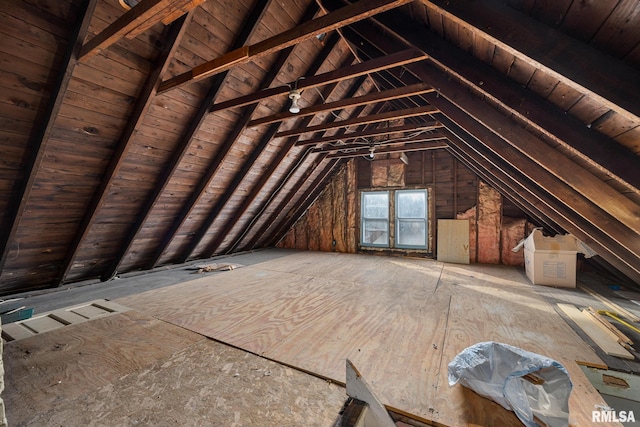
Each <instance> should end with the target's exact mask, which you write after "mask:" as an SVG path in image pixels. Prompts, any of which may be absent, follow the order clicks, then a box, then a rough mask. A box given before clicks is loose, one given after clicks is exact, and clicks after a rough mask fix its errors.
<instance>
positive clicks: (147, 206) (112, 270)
mask: <svg viewBox="0 0 640 427" xmlns="http://www.w3.org/2000/svg"><path fill="white" fill-rule="evenodd" d="M270 2H271V0H258V2H257V4H256V5H255V7H254V8H253V10H252V12H251V14H250V16H249V17H248V18H247V20H246V24H245V26H244V27H243V28H242V30H241V31H240V33H239V34H238V35H237V37H236V40H234V42H233V43H234V46H235V45H239V46H242V45H243V44H245V43H246V40H248V38H249V37H250V36H251V34H252V33H253V31H255V29H256V28H257V25H258V23H259V22H260V20H261V18H262V16H263V14H264V13H265V10H266V8H267V6H268V5H269V4H270ZM225 79H226V73H223V74H220V75H218V76H216V79H215V80H214V81H213V82H212V84H211V86H210V87H209V90H208V92H207V94H206V95H205V98H204V100H203V101H202V103H201V104H200V106H199V108H198V110H197V111H196V112H195V113H194V115H193V117H192V118H191V120H190V121H189V125H188V127H187V129H186V131H185V133H184V135H182V137H181V138H180V140H179V142H178V145H177V146H176V148H175V149H174V152H173V154H172V156H171V159H170V162H169V163H168V164H167V165H166V166H165V168H164V169H163V171H162V173H161V174H160V176H159V177H158V182H157V183H156V185H155V186H154V188H153V191H152V193H151V194H150V195H149V197H148V198H147V200H146V201H145V203H144V205H143V207H142V209H141V210H140V212H139V213H138V216H137V217H136V220H135V222H134V223H133V224H132V225H131V227H130V229H129V230H128V232H127V235H126V237H125V239H124V241H123V242H122V244H121V245H120V247H119V248H118V253H117V254H116V256H115V258H114V260H113V262H112V263H110V264H109V266H108V267H107V268H106V270H105V272H103V274H102V276H101V278H102V280H108V279H109V278H111V277H113V276H114V275H115V274H116V272H117V270H118V268H119V266H120V263H121V262H122V260H123V259H124V257H125V255H126V254H127V252H128V251H129V249H130V248H131V245H132V244H133V242H134V240H135V238H136V236H137V235H138V233H139V232H140V230H141V229H142V227H143V226H144V223H145V222H146V220H147V218H148V217H149V215H150V214H151V212H152V211H153V209H154V208H155V206H156V205H157V204H158V201H159V200H160V197H161V196H162V194H163V193H164V190H165V189H166V187H167V185H169V182H170V180H171V178H172V177H173V176H174V174H175V173H176V171H177V170H178V168H179V165H180V162H181V161H182V158H183V157H184V156H185V154H186V152H187V150H188V149H189V146H190V145H191V141H192V140H193V137H194V135H195V134H196V133H197V132H198V130H199V129H200V126H201V125H202V122H203V121H204V118H205V116H206V114H207V111H208V107H209V105H211V103H212V102H213V101H214V100H215V98H216V97H217V96H218V94H219V93H220V90H221V89H222V87H223V86H224V82H225ZM158 84H159V83H158ZM155 93H156V94H157V85H156V86H155Z"/></svg>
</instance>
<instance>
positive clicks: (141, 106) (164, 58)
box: [58, 13, 192, 285]
mask: <svg viewBox="0 0 640 427" xmlns="http://www.w3.org/2000/svg"><path fill="white" fill-rule="evenodd" d="M191 18H192V14H191V13H189V14H187V15H186V16H184V18H182V19H180V20H178V21H176V22H174V23H173V24H172V25H171V27H170V29H169V31H168V33H167V37H166V41H165V45H164V47H163V49H162V52H161V53H160V57H159V59H158V60H157V62H156V65H155V68H154V70H153V71H152V72H151V74H150V75H149V77H148V78H147V81H146V83H145V85H144V87H143V88H142V91H141V92H140V95H139V97H138V100H137V102H136V105H135V107H134V109H133V112H132V113H131V116H130V118H129V120H128V122H127V125H126V127H125V129H124V131H123V132H122V135H121V136H120V139H119V142H118V145H117V149H116V151H115V152H114V153H113V155H112V156H111V160H110V163H109V165H108V166H107V169H106V171H105V173H104V175H103V177H102V180H101V181H100V185H99V186H98V189H97V190H96V191H95V193H94V196H93V198H92V199H91V202H90V203H89V206H88V207H87V209H86V211H85V215H84V218H83V219H82V223H81V224H80V227H79V228H78V231H77V232H76V234H75V236H74V238H73V241H72V242H71V245H70V246H69V249H68V251H67V255H66V257H65V260H64V263H63V266H62V274H61V275H60V278H59V281H58V285H61V284H63V283H64V281H65V279H66V277H67V275H68V274H69V271H70V269H71V266H72V265H73V261H74V259H75V257H76V255H77V252H78V249H79V248H80V244H81V243H82V241H83V240H84V238H85V237H86V236H87V233H88V232H89V229H90V227H91V224H92V223H93V220H94V219H95V218H96V216H97V213H98V210H99V209H100V207H101V206H102V205H103V204H104V201H105V199H106V197H107V194H108V193H109V189H110V188H111V186H112V184H113V182H114V180H115V179H116V177H117V175H118V173H119V171H120V168H121V166H122V164H123V162H124V159H125V157H126V155H127V153H128V152H129V149H130V148H131V145H132V141H133V136H134V135H135V133H136V132H137V130H138V128H139V127H140V125H141V124H142V122H143V121H144V118H145V117H146V114H147V111H149V107H151V104H152V102H153V98H154V96H155V93H156V89H157V87H158V84H159V83H160V79H161V78H162V75H163V74H164V73H165V71H166V70H167V68H168V67H169V63H170V62H171V58H172V57H173V54H174V52H175V50H176V49H177V48H178V45H179V44H180V40H181V38H182V36H183V35H184V33H185V31H186V29H187V26H188V25H189V23H190V22H191Z"/></svg>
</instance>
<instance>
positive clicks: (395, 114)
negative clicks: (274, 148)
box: [275, 105, 438, 138]
mask: <svg viewBox="0 0 640 427" xmlns="http://www.w3.org/2000/svg"><path fill="white" fill-rule="evenodd" d="M437 112H438V109H437V108H435V107H433V106H431V105H425V106H422V107H415V108H408V109H406V110H399V111H387V112H384V113H379V114H371V115H369V116H362V117H354V118H351V119H348V120H341V121H338V122H332V123H326V124H321V125H316V126H309V127H307V128H294V129H291V130H287V131H284V132H278V133H277V134H276V136H275V137H276V138H281V137H285V136H293V135H301V134H303V133H307V132H318V131H322V130H328V129H335V128H341V127H350V126H357V125H364V124H371V123H380V122H386V121H390V120H397V119H404V118H407V117H415V116H425V115H428V114H433V113H437Z"/></svg>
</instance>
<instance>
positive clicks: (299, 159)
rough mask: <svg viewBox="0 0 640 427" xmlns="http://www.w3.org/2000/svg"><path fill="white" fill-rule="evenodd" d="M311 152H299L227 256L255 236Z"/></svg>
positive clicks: (229, 246)
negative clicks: (262, 221)
mask: <svg viewBox="0 0 640 427" xmlns="http://www.w3.org/2000/svg"><path fill="white" fill-rule="evenodd" d="M292 139H295V137H292ZM311 150H312V149H311V147H307V148H306V149H303V150H300V151H299V153H298V155H297V156H296V159H295V160H294V161H293V162H292V163H291V164H290V165H289V167H288V168H287V170H286V172H285V173H284V174H283V175H282V176H281V177H280V179H279V180H278V182H277V183H275V184H274V185H273V190H272V191H271V193H270V196H269V198H268V200H267V201H266V202H265V203H263V204H262V205H261V206H260V208H259V209H258V210H257V212H256V214H255V215H254V216H253V218H252V220H251V221H250V222H249V224H248V225H247V226H245V227H243V230H242V232H241V233H240V235H239V236H236V237H235V238H234V239H233V242H232V243H231V244H230V245H228V246H227V247H226V248H223V249H224V253H225V254H228V253H232V252H233V251H234V250H235V249H236V248H237V247H238V245H240V244H241V243H242V241H243V239H244V238H245V237H246V236H248V235H251V234H253V233H252V230H253V226H254V225H255V224H257V222H258V221H260V220H261V219H262V215H263V214H264V212H265V210H266V208H267V206H268V205H269V203H270V202H271V200H273V199H274V198H275V197H276V196H277V195H278V194H279V193H280V190H281V189H282V188H283V187H284V184H285V183H286V182H287V181H288V180H289V179H290V178H291V177H292V176H293V174H294V173H295V172H296V171H297V170H298V169H299V168H300V167H301V166H302V164H303V163H304V162H305V161H306V160H307V158H308V157H309V155H310V154H311ZM280 163H281V161H280ZM254 189H257V186H256V187H254ZM253 191H254V190H252V196H253ZM258 193H259V190H258ZM252 199H253V200H255V196H254V197H252ZM243 207H244V204H243ZM235 218H237V219H239V218H238V217H235ZM234 225H235V224H234ZM229 230H231V229H229ZM259 235H261V234H257V236H259ZM255 236H256V235H255V234H254V237H255ZM215 251H216V250H214V251H213V252H212V253H215Z"/></svg>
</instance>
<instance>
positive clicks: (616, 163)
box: [376, 13, 640, 193]
mask: <svg viewBox="0 0 640 427" xmlns="http://www.w3.org/2000/svg"><path fill="white" fill-rule="evenodd" d="M376 21H378V22H380V23H381V24H382V25H384V26H385V27H386V28H387V29H389V30H391V31H394V32H395V33H396V34H397V35H398V36H399V37H401V38H403V39H405V40H406V41H407V42H410V43H412V44H414V45H415V46H416V47H418V48H420V49H422V50H424V51H425V52H426V53H427V54H428V55H429V59H430V60H431V61H433V62H434V63H435V64H437V65H438V67H440V68H441V69H443V70H445V71H447V72H448V73H451V74H452V75H454V76H455V77H457V78H458V79H460V81H462V82H463V83H464V84H465V85H467V86H468V87H470V88H473V90H476V91H478V92H479V93H482V94H483V95H484V96H486V97H488V98H489V99H491V101H492V102H495V103H496V104H498V105H500V106H501V107H502V108H504V109H505V110H507V111H509V112H511V113H512V114H514V116H515V117H516V118H517V119H518V120H519V121H521V122H522V123H524V124H526V125H530V126H532V127H533V128H534V129H536V130H537V131H538V132H541V133H543V134H544V135H546V136H547V137H549V138H551V139H552V140H553V141H555V142H556V143H558V144H561V145H562V146H564V147H565V148H567V149H569V150H571V151H572V152H574V153H575V154H577V155H579V156H580V157H581V158H582V159H583V160H585V161H587V162H589V163H591V164H593V165H594V166H595V167H597V168H598V169H600V170H602V171H603V172H605V173H607V174H609V175H612V176H614V177H615V178H616V179H617V180H618V181H619V182H621V183H622V184H623V185H626V186H628V187H630V190H631V191H635V192H636V193H640V174H638V173H637V171H638V170H640V158H639V157H638V156H637V155H636V154H635V153H633V152H632V151H631V150H630V149H628V148H627V147H625V146H623V145H621V144H619V143H618V142H616V141H614V140H612V139H610V138H607V137H606V136H604V135H602V134H601V133H599V132H598V131H596V130H595V129H592V128H591V129H590V128H589V127H587V126H585V125H584V123H583V122H581V121H580V120H578V119H577V118H575V117H573V116H571V115H568V114H565V112H564V111H562V110H561V109H560V108H558V107H557V106H556V105H554V104H552V103H551V102H549V101H547V100H545V99H544V98H542V97H539V96H537V95H535V94H533V93H531V91H530V90H529V89H527V88H525V87H523V86H522V85H520V84H519V83H517V82H515V81H514V80H512V79H510V78H508V77H506V76H504V75H503V74H501V73H499V72H498V71H496V70H495V69H494V68H493V67H491V66H490V65H488V64H485V63H483V62H482V61H480V60H478V59H475V57H473V56H471V55H469V54H467V53H466V52H464V51H462V50H461V49H459V48H458V47H456V46H454V45H453V44H451V43H450V42H448V41H446V40H443V39H441V38H440V37H438V36H437V35H435V34H433V33H431V32H429V31H423V29H422V27H420V26H419V25H418V24H416V23H414V22H407V20H406V19H403V18H402V16H400V15H399V14H394V13H389V14H385V16H379V17H377V18H376ZM625 84H626V83H625ZM559 118H561V119H559Z"/></svg>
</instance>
